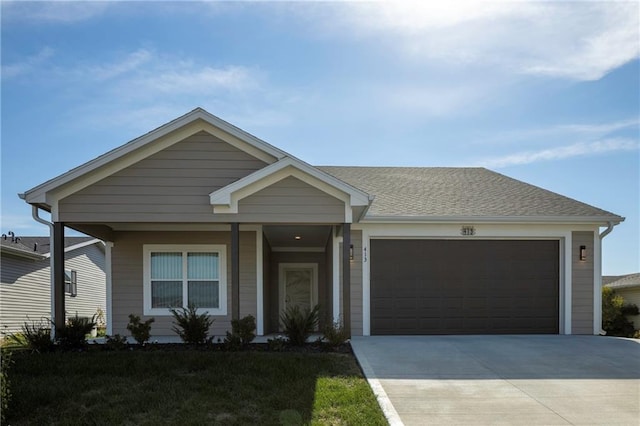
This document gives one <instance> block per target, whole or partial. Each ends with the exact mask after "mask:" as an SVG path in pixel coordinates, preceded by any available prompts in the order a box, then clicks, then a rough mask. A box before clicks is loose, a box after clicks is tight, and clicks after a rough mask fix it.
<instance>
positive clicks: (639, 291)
mask: <svg viewBox="0 0 640 426" xmlns="http://www.w3.org/2000/svg"><path fill="white" fill-rule="evenodd" d="M613 290H614V291H615V292H616V294H618V295H620V296H622V298H623V299H624V303H625V305H626V304H631V305H636V306H637V307H639V308H640V287H628V288H614V289H613ZM627 319H628V320H629V321H633V326H634V328H635V329H636V330H637V329H640V315H628V316H627Z"/></svg>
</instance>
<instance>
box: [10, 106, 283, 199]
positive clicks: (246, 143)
mask: <svg viewBox="0 0 640 426" xmlns="http://www.w3.org/2000/svg"><path fill="white" fill-rule="evenodd" d="M202 130H204V131H206V132H208V133H211V134H213V135H214V136H217V137H219V138H220V139H222V140H224V141H225V142H228V143H230V144H231V145H233V146H236V147H237V148H239V149H241V150H243V151H245V152H247V153H248V154H250V155H253V156H255V157H256V158H259V159H261V160H263V161H265V162H269V163H270V162H273V161H274V159H275V160H277V159H280V158H282V157H284V156H285V155H286V154H285V153H284V152H283V151H280V150H278V149H276V148H274V147H273V146H271V145H269V144H268V143H266V142H264V141H262V140H260V139H258V138H256V137H255V136H252V135H250V134H249V133H246V132H244V131H242V130H240V129H238V128H237V127H235V126H232V125H231V124H229V123H227V122H226V121H224V120H221V119H220V118H218V117H216V116H214V115H212V114H210V113H208V112H206V111H204V110H203V109H201V108H197V109H195V110H193V111H191V112H189V113H187V114H185V115H183V116H182V117H180V118H177V119H175V120H173V121H171V122H169V123H167V124H165V125H163V126H161V127H159V128H157V129H155V130H152V131H151V132H149V133H147V134H145V135H143V136H140V137H139V138H136V139H134V140H132V141H130V142H128V143H126V144H124V145H122V146H120V147H118V148H115V149H113V150H112V151H109V152H107V153H106V154H103V155H101V156H99V157H97V158H95V159H93V160H91V161H89V162H87V163H85V164H83V165H81V166H78V167H76V168H74V169H72V170H70V171H68V172H67V173H64V174H62V175H60V176H58V177H56V178H54V179H51V180H49V181H47V182H45V183H43V184H41V185H38V186H36V187H34V188H32V189H30V190H28V191H26V192H25V193H24V194H22V195H23V196H24V200H25V201H26V202H27V203H30V204H33V203H46V204H49V205H50V204H51V203H52V201H51V200H49V199H47V196H46V195H47V193H48V192H50V191H53V190H55V189H57V188H60V187H62V186H63V185H65V184H67V183H70V182H72V181H74V180H76V179H78V178H81V177H89V176H88V175H89V174H91V173H92V172H94V173H93V174H92V175H91V178H90V179H88V180H87V181H88V183H86V184H83V185H77V186H74V188H73V190H72V191H68V190H67V191H65V190H63V191H61V194H60V195H59V194H56V196H55V198H56V199H60V198H63V197H64V196H67V195H69V192H70V193H73V192H75V191H77V190H79V189H78V187H80V188H81V187H86V186H88V185H90V184H91V183H95V182H97V180H100V179H102V178H104V177H106V176H105V172H102V173H100V172H98V169H101V168H103V166H106V165H108V164H109V163H114V162H116V160H119V159H123V158H128V157H132V158H130V159H129V160H128V161H120V162H118V164H117V165H114V167H108V168H106V169H105V170H107V173H106V175H107V176H108V175H109V174H112V173H115V172H117V171H119V170H122V169H123V168H125V167H128V166H130V165H131V164H134V163H135V162H137V161H140V160H142V159H144V158H146V157H148V156H150V155H153V154H155V153H157V152H159V151H161V150H162V149H165V148H167V147H169V146H171V145H173V144H175V143H177V142H180V141H181V140H183V139H185V138H186V137H189V136H191V135H193V134H195V133H197V132H199V131H202ZM229 136H231V137H229ZM165 137H166V139H165V140H164V141H163V143H158V144H153V146H152V147H150V148H149V149H144V148H145V147H146V146H149V144H150V143H151V142H154V141H157V140H159V139H162V138H165ZM134 151H137V152H135V153H134Z"/></svg>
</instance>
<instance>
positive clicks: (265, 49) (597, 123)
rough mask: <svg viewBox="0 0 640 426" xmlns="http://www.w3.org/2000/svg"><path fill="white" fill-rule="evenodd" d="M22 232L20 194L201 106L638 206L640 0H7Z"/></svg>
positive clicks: (616, 206) (6, 209)
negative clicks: (222, 0)
mask: <svg viewBox="0 0 640 426" xmlns="http://www.w3.org/2000/svg"><path fill="white" fill-rule="evenodd" d="M1 7H2V30H1V31H2V112H1V114H2V117H1V118H2V225H1V226H2V232H7V231H9V230H13V231H14V232H16V234H18V235H35V234H46V232H47V229H46V228H44V227H43V226H42V225H39V224H37V223H36V222H34V221H33V220H32V219H31V211H30V208H29V207H28V206H27V205H26V204H25V203H24V202H23V201H21V200H20V199H19V198H18V197H17V195H16V194H17V193H19V192H23V191H25V190H27V189H29V188H31V187H33V186H35V185H37V184H40V183H42V182H44V181H45V180H47V179H50V178H52V177H55V176H57V175H59V174H61V173H63V172H65V171H67V170H69V169H71V168H73V167H76V166H78V165H80V164H82V163H84V162H86V161H88V160H90V159H92V158H94V157H96V156H98V155H100V154H102V153H104V152H106V151H108V150H110V149H112V148H115V147H117V146H119V145H121V144H123V143H125V142H127V141H129V140H131V139H133V138H135V137H137V136H140V135H141V134H143V133H146V132H147V131H149V130H152V129H153V128H155V127H158V126H160V125H162V124H164V123H166V122H167V121H169V120H171V119H173V118H176V117H178V116H180V115H182V114H184V113H186V112H188V111H190V110H192V109H193V108H195V107H197V106H201V107H203V108H205V109H207V110H208V111H209V112H211V113H213V114H215V115H217V116H219V117H221V118H223V119H225V120H227V121H229V122H231V123H233V124H235V125H237V126H238V127H240V128H242V129H244V130H246V131H248V132H250V133H252V134H254V135H256V136H258V137H259V138H261V139H263V140H266V141H267V142H269V143H271V144H273V145H275V146H277V147H279V148H281V149H283V150H285V151H287V152H289V153H291V154H293V155H295V156H297V157H299V158H301V159H303V160H305V161H307V162H309V163H311V164H315V165H389V166H406V165H411V166H485V167H488V168H491V169H493V170H495V171H498V172H500V173H503V174H506V175H508V176H511V177H514V178H516V179H520V180H524V181H526V182H529V183H532V184H534V185H538V186H541V187H543V188H546V189H549V190H552V191H555V192H558V193H561V194H563V195H566V196H569V197H572V198H575V199H577V200H580V201H583V202H586V203H589V204H592V205H595V206H597V207H600V208H603V209H605V210H608V211H611V212H614V213H616V214H619V215H622V216H624V217H626V218H627V219H626V221H625V222H623V223H622V224H621V225H619V226H617V227H616V228H615V229H614V232H613V233H612V234H610V235H609V236H608V237H606V239H605V240H604V254H603V272H604V273H605V274H611V275H615V274H624V273H631V272H637V271H638V270H639V269H640V265H639V262H640V261H639V258H640V254H639V240H640V211H639V210H640V199H639V198H640V188H639V185H640V183H639V182H640V176H639V168H640V166H639V162H640V154H639V152H640V130H639V129H640V128H639V125H640V100H639V93H640V83H639V75H640V60H639V57H640V41H639V40H640V34H639V31H640V30H639V28H640V23H639V10H638V8H639V4H638V2H606V3H604V2H602V3H595V2H570V3H569V2H534V3H525V2H478V1H473V2H463V1H447V2H440V3H431V2H393V3H392V2H375V3H362V2H350V3H346V2H343V3H328V2H314V3H310V2H304V3H303V2H258V3H196V2H180V3H178V2H82V3H81V2H33V3H26V2H6V1H3V2H2V6H1Z"/></svg>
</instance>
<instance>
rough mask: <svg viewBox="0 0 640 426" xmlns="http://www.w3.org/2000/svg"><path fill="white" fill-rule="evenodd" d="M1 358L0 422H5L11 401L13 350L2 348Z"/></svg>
mask: <svg viewBox="0 0 640 426" xmlns="http://www.w3.org/2000/svg"><path fill="white" fill-rule="evenodd" d="M1 352H2V353H1V356H2V359H0V423H2V424H5V419H6V417H7V411H8V410H9V401H11V382H10V381H9V376H8V374H9V367H10V366H11V363H12V361H11V352H10V351H9V350H7V349H2V350H1Z"/></svg>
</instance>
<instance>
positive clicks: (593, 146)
mask: <svg viewBox="0 0 640 426" xmlns="http://www.w3.org/2000/svg"><path fill="white" fill-rule="evenodd" d="M639 148H640V145H639V144H638V141H636V140H632V139H624V138H618V139H603V140H599V141H594V142H578V143H575V144H572V145H566V146H560V147H556V148H548V149H542V150H538V151H523V152H519V153H516V154H509V155H505V156H500V157H495V158H487V159H484V160H480V161H479V162H478V165H480V166H484V167H493V168H501V167H508V166H518V165H523V164H531V163H537V162H540V161H554V160H563V159H567V158H572V157H582V156H588V155H597V154H603V153H607V152H614V151H636V150H638V149H639Z"/></svg>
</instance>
